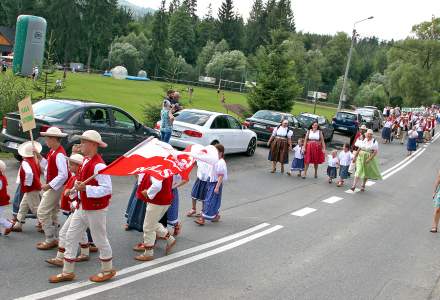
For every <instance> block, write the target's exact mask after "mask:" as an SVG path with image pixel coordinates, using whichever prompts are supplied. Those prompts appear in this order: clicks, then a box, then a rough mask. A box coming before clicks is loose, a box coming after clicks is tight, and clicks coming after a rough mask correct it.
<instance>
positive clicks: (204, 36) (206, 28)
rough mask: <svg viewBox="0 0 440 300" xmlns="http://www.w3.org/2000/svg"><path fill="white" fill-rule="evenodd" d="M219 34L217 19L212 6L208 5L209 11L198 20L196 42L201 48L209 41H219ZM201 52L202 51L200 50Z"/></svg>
mask: <svg viewBox="0 0 440 300" xmlns="http://www.w3.org/2000/svg"><path fill="white" fill-rule="evenodd" d="M218 40H219V35H218V31H217V24H216V20H215V19H214V17H213V15H212V6H211V4H209V5H208V11H207V13H206V15H205V16H204V18H203V19H202V20H201V21H199V22H197V25H196V44H197V48H198V49H201V48H202V47H204V46H205V45H206V43H207V42H208V41H218ZM198 52H199V53H200V51H198Z"/></svg>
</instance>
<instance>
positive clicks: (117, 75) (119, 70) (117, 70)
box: [112, 66, 128, 79]
mask: <svg viewBox="0 0 440 300" xmlns="http://www.w3.org/2000/svg"><path fill="white" fill-rule="evenodd" d="M127 75H128V72H127V69H126V68H125V67H123V66H117V67H114V68H113V69H112V77H113V78H114V79H125V78H127Z"/></svg>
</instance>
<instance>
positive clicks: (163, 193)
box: [136, 174, 173, 205]
mask: <svg viewBox="0 0 440 300" xmlns="http://www.w3.org/2000/svg"><path fill="white" fill-rule="evenodd" d="M150 186H151V180H150V175H148V174H145V176H144V178H142V181H141V184H139V186H138V189H137V191H136V197H137V198H138V199H140V200H142V201H144V202H146V203H151V204H156V205H170V204H171V202H172V201H173V192H172V186H173V176H170V177H168V178H167V179H164V180H163V181H162V189H161V190H160V191H159V192H158V193H157V194H156V196H155V197H154V199H149V198H147V197H145V196H144V195H142V191H144V190H148V189H149V188H150Z"/></svg>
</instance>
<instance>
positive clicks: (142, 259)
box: [134, 254, 154, 261]
mask: <svg viewBox="0 0 440 300" xmlns="http://www.w3.org/2000/svg"><path fill="white" fill-rule="evenodd" d="M134 259H136V260H139V261H150V260H153V259H154V256H147V255H143V254H141V255H138V256H136V257H135V258H134Z"/></svg>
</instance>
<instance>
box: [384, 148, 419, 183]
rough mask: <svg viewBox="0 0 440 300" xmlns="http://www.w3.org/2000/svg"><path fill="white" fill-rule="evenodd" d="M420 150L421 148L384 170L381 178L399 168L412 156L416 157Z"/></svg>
mask: <svg viewBox="0 0 440 300" xmlns="http://www.w3.org/2000/svg"><path fill="white" fill-rule="evenodd" d="M421 150H422V148H419V149H418V150H416V151H415V152H414V153H413V154H412V155H411V156H408V157H406V158H405V159H404V160H402V161H400V162H399V163H397V164H395V165H394V166H392V167H391V168H389V169H387V170H385V171H383V172H382V174H381V175H382V176H385V175H386V174H387V173H389V172H391V171H393V170H394V169H396V168H398V167H399V166H401V165H402V164H404V163H406V162H407V161H408V160H410V159H411V158H412V157H413V156H414V155H416V154H417V153H419V152H420V151H421Z"/></svg>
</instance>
